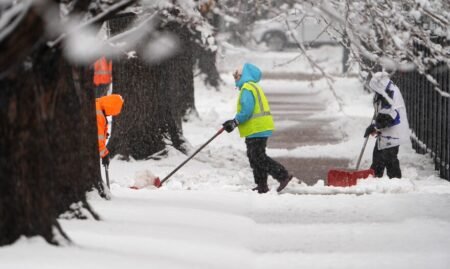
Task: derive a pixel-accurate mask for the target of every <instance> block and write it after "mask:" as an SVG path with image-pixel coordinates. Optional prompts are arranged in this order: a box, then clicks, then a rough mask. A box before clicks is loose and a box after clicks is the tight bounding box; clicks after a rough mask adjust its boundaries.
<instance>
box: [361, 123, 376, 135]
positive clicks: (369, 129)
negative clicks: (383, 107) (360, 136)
mask: <svg viewBox="0 0 450 269" xmlns="http://www.w3.org/2000/svg"><path fill="white" fill-rule="evenodd" d="M376 131H377V128H375V124H371V125H369V127H367V129H366V132H365V133H364V137H368V136H369V135H371V134H373V133H375V132H376Z"/></svg>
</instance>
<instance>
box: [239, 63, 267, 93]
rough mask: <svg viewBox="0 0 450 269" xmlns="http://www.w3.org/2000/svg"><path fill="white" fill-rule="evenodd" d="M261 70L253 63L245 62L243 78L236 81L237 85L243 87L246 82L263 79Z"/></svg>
mask: <svg viewBox="0 0 450 269" xmlns="http://www.w3.org/2000/svg"><path fill="white" fill-rule="evenodd" d="M261 76H262V72H261V70H260V69H259V68H258V67H257V66H256V65H253V64H251V63H245V64H244V66H243V67H242V73H241V78H240V79H239V80H238V81H237V82H236V86H237V87H239V88H241V87H242V86H243V85H244V83H246V82H249V81H251V82H259V81H260V80H261Z"/></svg>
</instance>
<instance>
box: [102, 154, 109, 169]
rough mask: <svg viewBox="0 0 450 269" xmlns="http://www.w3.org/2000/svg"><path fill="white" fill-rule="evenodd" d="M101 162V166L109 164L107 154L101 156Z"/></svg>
mask: <svg viewBox="0 0 450 269" xmlns="http://www.w3.org/2000/svg"><path fill="white" fill-rule="evenodd" d="M102 164H103V166H109V154H107V155H105V156H104V157H102Z"/></svg>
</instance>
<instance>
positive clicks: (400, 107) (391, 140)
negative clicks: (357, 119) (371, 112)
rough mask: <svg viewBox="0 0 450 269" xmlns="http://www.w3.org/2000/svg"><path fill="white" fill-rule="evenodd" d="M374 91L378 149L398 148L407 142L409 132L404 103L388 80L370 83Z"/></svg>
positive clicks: (398, 92) (400, 95)
mask: <svg viewBox="0 0 450 269" xmlns="http://www.w3.org/2000/svg"><path fill="white" fill-rule="evenodd" d="M370 88H371V89H372V90H374V91H375V97H374V103H375V107H376V110H377V114H376V118H375V123H374V124H375V127H376V128H377V129H378V130H379V132H380V134H379V135H378V137H377V139H378V140H377V145H378V149H379V150H382V149H387V148H391V147H396V146H399V145H401V144H403V143H406V142H408V141H409V138H410V130H409V124H408V117H407V115H406V107H405V102H404V100H403V96H402V94H401V92H400V90H399V88H398V87H397V86H396V85H395V84H394V83H393V82H392V81H391V80H390V79H388V78H382V79H379V80H378V81H371V83H370Z"/></svg>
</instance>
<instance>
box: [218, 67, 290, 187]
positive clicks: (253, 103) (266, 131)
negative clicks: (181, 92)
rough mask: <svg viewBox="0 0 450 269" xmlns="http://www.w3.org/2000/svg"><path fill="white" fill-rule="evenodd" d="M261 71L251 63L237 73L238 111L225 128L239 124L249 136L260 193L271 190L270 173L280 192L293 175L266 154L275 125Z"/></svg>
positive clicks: (246, 142)
mask: <svg viewBox="0 0 450 269" xmlns="http://www.w3.org/2000/svg"><path fill="white" fill-rule="evenodd" d="M261 75H262V73H261V70H260V69H259V68H258V67H256V66H255V65H253V64H250V63H246V64H244V66H243V67H242V68H239V69H237V70H236V71H235V72H234V73H233V77H234V80H235V83H236V87H237V88H238V89H239V90H240V93H239V99H238V102H237V114H236V116H235V117H234V119H231V120H227V121H226V122H224V123H223V128H224V129H225V131H227V132H229V133H230V132H232V131H233V130H234V129H235V128H236V127H238V129H239V133H240V136H241V137H245V144H246V145H247V156H248V159H249V161H250V166H251V168H252V170H253V177H254V179H255V183H256V185H257V186H256V187H255V188H253V190H254V191H258V193H266V192H268V191H269V187H268V185H267V177H268V175H271V176H272V177H273V178H274V179H276V180H277V181H278V182H279V183H280V185H279V186H278V188H277V192H280V191H281V190H283V189H284V188H285V187H286V186H287V184H288V183H289V181H291V179H292V177H293V176H292V175H291V174H289V173H288V171H287V170H286V168H284V166H283V165H281V164H279V163H278V162H276V161H274V160H273V159H272V158H270V157H269V156H267V154H266V146H267V139H268V138H269V137H270V136H271V135H272V132H273V130H274V129H275V128H274V123H273V118H272V114H271V113H270V107H269V101H268V100H267V98H266V95H265V94H264V91H263V90H262V88H261V86H260V85H259V84H258V82H259V81H260V80H261Z"/></svg>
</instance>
